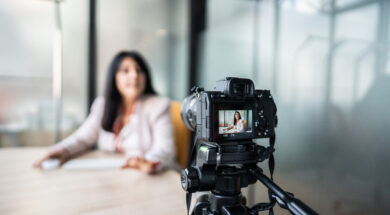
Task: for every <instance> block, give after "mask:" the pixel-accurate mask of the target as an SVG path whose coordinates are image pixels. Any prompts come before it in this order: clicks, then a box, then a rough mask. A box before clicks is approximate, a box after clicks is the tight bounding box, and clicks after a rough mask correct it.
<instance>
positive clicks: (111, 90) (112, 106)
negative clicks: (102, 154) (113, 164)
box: [102, 51, 157, 131]
mask: <svg viewBox="0 0 390 215" xmlns="http://www.w3.org/2000/svg"><path fill="white" fill-rule="evenodd" d="M127 57H129V58H131V59H133V60H134V61H135V62H136V63H137V64H138V66H139V67H140V69H141V72H143V73H144V74H145V78H146V86H145V90H144V92H143V94H150V95H156V94H157V93H156V91H155V90H154V89H153V86H152V80H151V77H150V70H149V66H148V64H147V62H146V60H145V59H144V57H142V55H141V54H140V53H138V52H136V51H121V52H119V53H118V54H116V55H115V57H114V58H113V59H112V61H111V64H110V67H109V68H108V74H107V80H106V89H105V92H104V98H105V104H104V113H103V120H102V127H103V129H104V130H106V131H112V129H113V125H114V121H115V119H116V117H117V116H118V111H119V106H120V104H121V101H122V98H121V95H120V93H119V91H118V88H117V86H116V82H115V75H116V73H117V72H118V69H119V66H120V65H121V63H122V61H123V59H125V58H127Z"/></svg>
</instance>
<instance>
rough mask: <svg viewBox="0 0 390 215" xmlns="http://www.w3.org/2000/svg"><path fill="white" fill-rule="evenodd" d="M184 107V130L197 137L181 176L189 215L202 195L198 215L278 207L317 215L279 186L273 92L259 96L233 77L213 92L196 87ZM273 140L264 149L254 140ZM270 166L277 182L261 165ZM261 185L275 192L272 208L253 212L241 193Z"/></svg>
mask: <svg viewBox="0 0 390 215" xmlns="http://www.w3.org/2000/svg"><path fill="white" fill-rule="evenodd" d="M191 92H192V95H190V96H189V97H187V98H186V99H185V100H184V102H183V105H182V109H181V117H182V120H183V122H184V124H185V125H186V126H187V127H188V128H189V129H190V130H191V131H194V132H195V140H194V147H193V149H192V152H191V155H190V163H189V166H188V167H187V168H186V169H184V170H183V171H182V173H181V185H182V188H183V189H184V190H185V191H186V192H187V212H188V211H189V206H190V204H191V194H192V193H194V192H198V191H210V192H209V193H208V194H203V195H201V196H200V197H199V198H198V199H197V202H196V204H195V206H194V208H193V210H192V214H194V215H200V214H201V215H214V214H222V215H234V214H251V215H252V214H258V212H259V211H264V210H269V211H270V214H271V212H272V213H273V211H272V210H273V207H274V205H275V203H276V202H277V203H278V204H279V205H280V206H281V207H282V208H285V209H287V210H289V211H290V212H291V213H292V214H302V215H303V214H313V215H315V214H317V213H316V212H315V211H314V210H312V209H311V208H309V207H308V206H306V205H305V204H304V203H303V202H301V201H300V200H298V199H296V198H294V197H293V194H291V193H288V192H285V191H284V190H282V189H281V188H280V187H279V186H277V185H276V184H274V183H273V178H272V173H273V169H274V157H273V152H274V143H275V127H276V126H277V123H278V119H277V115H276V111H277V108H276V105H275V102H274V100H273V98H272V95H271V92H270V91H269V90H256V89H255V87H254V84H253V82H252V81H251V80H250V79H243V78H234V77H227V78H225V79H222V80H220V81H217V82H216V83H215V85H214V87H213V88H212V89H211V90H210V91H205V90H204V89H203V88H199V87H193V88H192V90H191ZM257 138H269V140H270V145H269V146H268V147H264V146H261V145H258V144H256V143H254V142H253V139H257ZM266 159H268V160H269V168H270V174H271V178H268V177H267V176H265V175H264V174H263V173H262V169H261V168H260V167H258V166H257V163H259V162H262V161H264V160H266ZM257 180H259V181H260V182H262V183H263V184H264V185H265V186H266V187H267V188H268V190H269V198H270V202H269V203H258V204H255V205H253V206H252V207H251V208H249V207H248V206H247V205H246V198H245V196H243V195H242V193H241V188H243V187H247V186H248V185H249V184H254V183H256V181H257Z"/></svg>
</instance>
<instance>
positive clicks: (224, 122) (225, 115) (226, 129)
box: [218, 109, 252, 135]
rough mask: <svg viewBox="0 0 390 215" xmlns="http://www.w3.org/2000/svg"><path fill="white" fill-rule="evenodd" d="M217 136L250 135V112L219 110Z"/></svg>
mask: <svg viewBox="0 0 390 215" xmlns="http://www.w3.org/2000/svg"><path fill="white" fill-rule="evenodd" d="M218 115H219V123H218V125H219V128H218V134H220V135H221V134H246V133H252V110H251V109H249V110H219V111H218Z"/></svg>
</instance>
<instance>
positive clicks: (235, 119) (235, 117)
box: [233, 111, 241, 125]
mask: <svg viewBox="0 0 390 215" xmlns="http://www.w3.org/2000/svg"><path fill="white" fill-rule="evenodd" d="M236 113H238V116H239V117H240V118H239V119H241V114H240V112H238V111H236V112H235V113H234V116H233V117H234V122H233V123H234V124H233V125H236V121H237V120H236Z"/></svg>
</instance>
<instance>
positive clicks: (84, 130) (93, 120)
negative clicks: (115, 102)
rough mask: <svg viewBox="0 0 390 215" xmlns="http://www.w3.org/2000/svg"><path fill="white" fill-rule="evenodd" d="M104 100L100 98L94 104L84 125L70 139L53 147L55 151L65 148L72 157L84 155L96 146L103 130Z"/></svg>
mask: <svg viewBox="0 0 390 215" xmlns="http://www.w3.org/2000/svg"><path fill="white" fill-rule="evenodd" d="M103 110H104V98H103V97H98V98H96V99H95V101H94V102H93V104H92V107H91V113H90V114H89V115H88V117H87V119H86V120H85V121H84V123H83V124H82V125H81V126H80V127H79V128H78V129H77V130H76V131H75V132H74V133H73V134H71V135H70V136H69V137H67V138H65V139H64V140H62V141H61V142H59V143H58V144H56V145H54V146H53V150H57V149H58V148H65V149H66V150H67V151H68V152H69V155H70V156H73V155H76V154H79V153H82V152H84V151H86V150H87V149H89V148H91V147H92V146H93V145H95V144H96V142H97V140H98V135H99V130H100V128H101V123H102V118H103Z"/></svg>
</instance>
